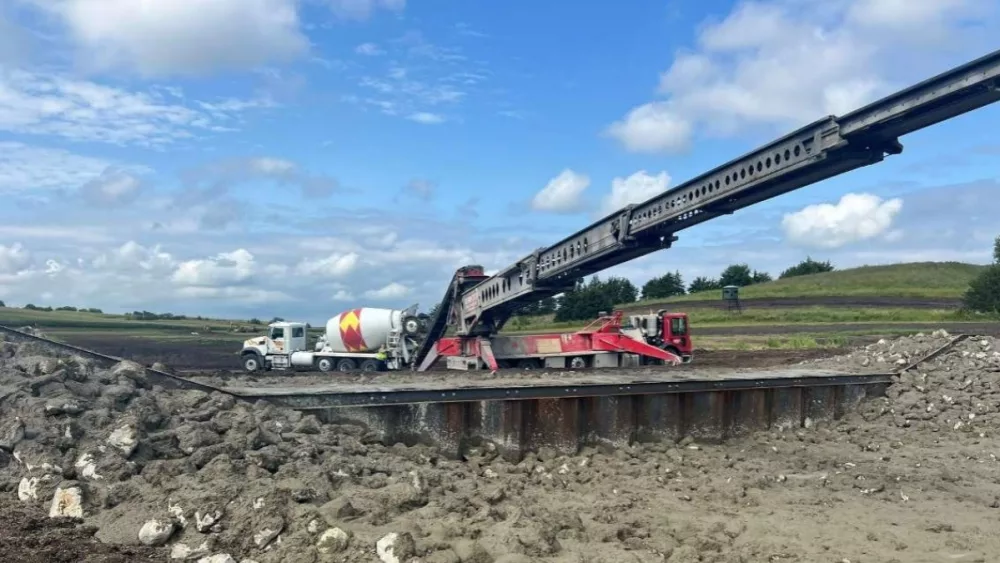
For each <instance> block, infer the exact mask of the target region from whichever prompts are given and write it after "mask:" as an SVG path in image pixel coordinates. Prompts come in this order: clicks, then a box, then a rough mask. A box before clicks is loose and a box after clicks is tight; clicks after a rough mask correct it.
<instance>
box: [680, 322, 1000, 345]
mask: <svg viewBox="0 0 1000 563" xmlns="http://www.w3.org/2000/svg"><path fill="white" fill-rule="evenodd" d="M939 328H943V329H945V330H947V331H948V332H951V333H955V334H980V335H988V336H1000V323H998V322H993V323H837V324H795V325H746V326H707V327H697V326H695V327H693V328H692V330H691V336H692V338H694V339H695V342H697V338H698V337H699V336H760V335H769V334H781V335H786V334H812V333H837V332H864V333H868V332H871V333H873V336H876V335H877V333H878V331H885V333H884V334H886V335H891V334H894V333H899V332H900V331H905V332H914V333H915V332H931V331H934V330H937V329H939Z"/></svg>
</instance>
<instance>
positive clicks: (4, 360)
mask: <svg viewBox="0 0 1000 563" xmlns="http://www.w3.org/2000/svg"><path fill="white" fill-rule="evenodd" d="M946 336H947V335H944V334H941V333H938V334H935V335H921V336H916V337H912V338H902V339H895V340H887V341H883V342H879V343H874V344H871V345H869V346H867V347H865V348H861V349H856V350H852V351H850V352H849V353H847V354H844V355H841V356H838V357H834V358H813V359H809V360H806V362H807V365H814V366H830V367H837V368H842V369H843V368H848V369H855V370H860V371H864V370H873V369H875V368H876V367H879V366H881V368H882V369H885V368H886V367H891V366H898V365H901V364H902V365H905V364H906V363H908V362H909V361H910V360H911V359H913V358H916V357H920V356H922V355H923V354H924V353H926V352H927V351H929V350H932V349H934V348H936V347H938V346H940V345H941V344H942V343H943V342H946ZM998 425H1000V352H998V351H997V342H996V341H995V340H994V339H992V338H976V339H970V340H967V341H965V342H962V343H960V344H959V345H957V346H956V347H955V348H954V349H953V350H951V351H950V352H947V353H945V354H943V355H942V356H940V357H938V358H937V359H935V360H933V361H931V362H929V363H927V364H924V365H922V366H921V367H920V369H918V370H914V371H911V372H908V373H907V374H905V375H903V376H902V377H901V378H900V379H899V381H898V382H897V383H895V384H894V385H893V386H892V387H890V389H889V392H888V395H887V397H885V398H877V399H872V400H870V401H868V402H866V403H864V404H862V406H861V407H860V409H859V411H858V412H852V413H848V414H847V415H846V416H845V417H844V418H843V419H841V420H839V421H836V422H832V423H819V424H811V425H808V426H807V427H803V428H799V429H793V430H786V431H778V430H775V431H771V432H762V433H758V434H755V435H752V436H748V437H746V438H743V439H738V440H733V441H731V442H729V443H726V444H698V443H695V442H692V441H691V440H690V439H685V440H681V441H680V442H678V443H673V442H669V443H653V444H637V445H634V446H632V447H628V448H624V449H619V450H615V451H607V450H596V449H592V448H587V449H584V450H582V451H581V452H580V453H578V454H577V455H572V456H564V455H558V454H556V453H555V452H552V451H545V450H543V451H539V452H537V453H536V454H532V455H529V456H528V457H526V458H525V459H524V460H522V461H520V462H518V463H511V462H508V461H504V460H503V459H502V458H500V457H498V456H497V455H496V453H495V451H494V450H493V449H492V448H490V447H489V446H488V445H484V446H483V447H481V448H478V449H476V450H473V451H471V452H469V453H468V455H467V456H466V458H465V459H461V460H451V459H445V458H442V457H440V456H439V455H438V454H436V453H435V452H434V451H433V450H432V449H429V448H427V447H422V446H414V447H405V446H402V445H383V444H380V443H377V442H374V441H372V439H371V438H370V437H369V435H368V433H367V432H366V430H365V429H364V428H361V427H355V426H349V425H330V424H321V423H320V422H319V421H318V420H317V419H316V418H315V417H313V416H308V415H303V414H302V413H298V412H294V411H288V410H284V409H278V408H274V407H271V406H268V405H265V404H257V405H248V404H242V403H236V402H235V401H233V400H232V399H231V398H228V397H225V396H221V395H219V394H212V395H209V394H205V393H202V392H198V391H166V390H163V389H159V388H154V387H151V386H150V383H149V382H148V381H147V380H146V379H145V377H144V372H142V371H141V370H140V369H137V366H135V365H133V364H129V363H123V364H120V365H118V366H116V367H115V368H114V369H111V370H105V369H99V368H97V367H95V366H93V365H92V364H90V363H88V362H87V361H85V360H80V359H74V358H72V357H62V358H56V357H54V356H53V355H52V354H51V353H43V351H41V350H40V349H39V348H38V347H37V346H36V345H31V344H27V345H25V344H13V343H7V342H0V497H2V498H3V503H2V504H0V541H2V542H4V543H3V545H2V546H0V549H3V550H4V551H3V553H4V557H3V559H4V560H10V561H95V562H100V563H104V562H108V561H150V560H155V559H151V558H150V555H148V554H150V553H158V554H160V555H161V557H162V556H164V555H166V554H170V555H171V556H172V557H173V560H175V561H198V562H200V563H249V562H250V561H255V562H257V563H277V562H279V561H295V562H304V563H319V562H325V561H338V562H362V561H363V562H369V561H376V562H383V563H416V562H418V561H419V562H421V563H468V562H476V563H483V562H486V563H526V562H527V563H532V562H534V563H597V562H616V563H617V562H642V563H645V562H664V561H666V562H669V563H695V562H700V563H735V562H740V563H758V562H759V563H765V562H766V563H807V562H808V563H823V562H830V563H838V562H840V563H842V562H843V561H850V562H851V563H859V562H860V563H873V562H878V563H890V562H896V563H903V562H907V563H909V562H913V563H924V562H927V563H930V562H944V561H950V562H961V563H969V562H980V563H986V562H991V561H995V560H996V554H997V553H1000V536H998V535H997V534H996V533H995V529H996V525H997V522H998V520H1000V484H998V481H997V478H996V475H997V474H998V471H1000V465H998V459H997V456H998V455H1000V435H998V434H996V429H997V427H998ZM18 507H22V508H18ZM51 513H55V514H57V515H63V516H67V517H75V518H78V519H81V520H83V522H84V523H85V524H86V525H88V526H93V527H94V528H96V532H95V533H94V534H93V537H95V538H96V539H97V540H99V541H100V542H102V544H103V545H94V544H93V543H92V542H91V541H90V539H89V538H90V537H91V534H90V533H89V532H88V531H86V530H80V529H76V528H69V527H67V528H61V527H60V526H62V524H59V523H58V522H59V520H57V519H56V520H47V519H46V518H44V517H43V516H42V515H43V514H44V515H46V516H47V515H48V514H51ZM147 544H148V545H147ZM18 550H20V551H18ZM84 553H86V554H87V555H83V554H84ZM11 554H15V555H14V556H11ZM59 554H63V555H59ZM991 554H992V555H991ZM19 556H23V557H19ZM36 556H37V557H36ZM32 557H36V558H35V559H32ZM60 557H62V559H60ZM116 557H120V558H118V559H116ZM209 557H211V559H209Z"/></svg>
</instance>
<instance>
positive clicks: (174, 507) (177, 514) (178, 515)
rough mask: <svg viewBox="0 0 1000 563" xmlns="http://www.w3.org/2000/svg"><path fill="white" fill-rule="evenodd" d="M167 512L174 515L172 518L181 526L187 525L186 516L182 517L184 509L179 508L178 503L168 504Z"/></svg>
mask: <svg viewBox="0 0 1000 563" xmlns="http://www.w3.org/2000/svg"><path fill="white" fill-rule="evenodd" d="M167 512H169V513H170V515H171V516H173V517H174V520H176V521H177V523H178V524H179V525H180V527H181V528H186V527H187V518H185V517H184V509H183V508H181V505H179V504H168V505H167Z"/></svg>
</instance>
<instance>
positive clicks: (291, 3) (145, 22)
mask: <svg viewBox="0 0 1000 563" xmlns="http://www.w3.org/2000/svg"><path fill="white" fill-rule="evenodd" d="M355 2H356V0H355ZM341 3H354V2H351V0H345V1H344V2H341ZM38 4H39V5H40V6H42V7H43V8H45V9H46V10H48V11H49V12H51V13H53V14H54V15H56V16H57V17H59V18H60V19H61V20H62V22H63V23H64V24H65V26H66V27H67V28H68V30H69V34H70V37H71V38H72V41H73V43H74V44H75V46H76V47H77V48H78V53H79V56H80V59H81V62H83V63H84V64H85V65H86V66H87V67H89V68H92V69H95V70H111V69H115V68H122V67H124V68H129V69H134V70H136V71H137V72H139V73H140V74H141V75H143V76H163V75H177V74H180V75H192V74H203V73H207V72H212V71H216V70H223V69H234V68H249V67H253V66H257V65H261V64H265V63H272V62H282V61H287V60H290V59H292V58H295V57H298V56H300V55H303V54H305V53H306V52H307V51H308V49H309V41H308V39H307V38H306V36H305V35H304V34H303V33H302V31H301V29H300V21H299V14H298V10H299V3H298V1H297V0H212V1H211V2H205V1H202V0H170V1H169V2H160V1H137V0H48V1H44V2H42V1H40V0H39V1H38Z"/></svg>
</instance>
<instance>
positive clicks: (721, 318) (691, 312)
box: [505, 307, 995, 333]
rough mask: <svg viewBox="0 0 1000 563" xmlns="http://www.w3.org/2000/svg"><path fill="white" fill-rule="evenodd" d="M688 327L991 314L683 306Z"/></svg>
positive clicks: (547, 325) (544, 322) (524, 327)
mask: <svg viewBox="0 0 1000 563" xmlns="http://www.w3.org/2000/svg"><path fill="white" fill-rule="evenodd" d="M685 312H687V314H688V316H689V318H690V320H691V326H692V327H694V329H695V330H697V328H698V327H726V326H754V325H774V326H782V325H802V324H840V323H850V324H863V323H868V324H873V325H878V326H884V325H887V324H889V325H891V324H892V323H934V322H966V321H991V320H995V318H994V317H989V316H979V315H976V316H971V315H967V314H964V313H961V312H958V311H955V310H951V309H903V308H865V309H852V308H847V307H795V308H777V307H769V308H760V309H746V310H744V311H743V313H730V312H728V311H725V310H722V309H718V308H707V307H699V308H692V309H686V310H685ZM586 324H587V323H583V322H558V323H557V322H554V321H553V320H552V315H545V316H540V317H524V318H520V319H514V320H512V321H511V322H510V323H508V325H507V327H506V331H505V332H508V333H510V332H541V331H547V330H578V329H580V328H583V326H584V325H586Z"/></svg>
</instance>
